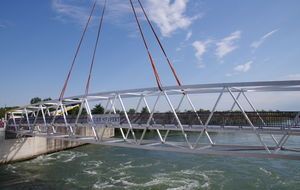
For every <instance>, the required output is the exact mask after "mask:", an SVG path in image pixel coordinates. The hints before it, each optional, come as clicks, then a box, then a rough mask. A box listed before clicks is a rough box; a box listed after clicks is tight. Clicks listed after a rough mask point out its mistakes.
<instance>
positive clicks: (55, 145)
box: [0, 127, 114, 164]
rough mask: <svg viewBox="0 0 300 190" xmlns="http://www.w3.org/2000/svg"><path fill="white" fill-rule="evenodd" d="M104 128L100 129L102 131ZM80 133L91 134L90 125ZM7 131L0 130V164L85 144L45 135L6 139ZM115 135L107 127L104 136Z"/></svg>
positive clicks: (81, 129)
mask: <svg viewBox="0 0 300 190" xmlns="http://www.w3.org/2000/svg"><path fill="white" fill-rule="evenodd" d="M101 130H102V129H98V130H97V131H98V133H100V131H101ZM77 131H79V134H80V135H91V134H92V131H91V129H90V128H89V127H82V128H80V129H78V130H77ZM4 134H5V133H4V132H0V164H5V163H10V162H16V161H22V160H27V159H31V158H34V157H37V156H39V155H42V154H48V153H52V152H57V151H61V150H64V149H68V148H74V147H77V146H80V145H83V144H82V143H79V142H71V141H65V140H60V139H59V140H57V139H47V138H44V137H27V138H16V139H5V135H4ZM112 136H114V130H113V129H106V131H105V133H104V137H112Z"/></svg>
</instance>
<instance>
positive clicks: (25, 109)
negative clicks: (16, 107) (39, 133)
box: [24, 108, 33, 133]
mask: <svg viewBox="0 0 300 190" xmlns="http://www.w3.org/2000/svg"><path fill="white" fill-rule="evenodd" d="M24 112H25V117H26V121H27V126H28V129H29V130H30V132H31V133H32V132H33V131H32V128H31V125H30V121H29V116H28V110H27V108H24Z"/></svg>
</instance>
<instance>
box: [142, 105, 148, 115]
mask: <svg viewBox="0 0 300 190" xmlns="http://www.w3.org/2000/svg"><path fill="white" fill-rule="evenodd" d="M145 113H149V111H148V109H147V107H146V106H145V107H142V110H141V114H145Z"/></svg>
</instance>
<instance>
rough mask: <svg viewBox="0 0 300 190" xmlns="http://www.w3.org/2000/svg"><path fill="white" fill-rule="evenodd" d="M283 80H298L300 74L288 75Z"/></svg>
mask: <svg viewBox="0 0 300 190" xmlns="http://www.w3.org/2000/svg"><path fill="white" fill-rule="evenodd" d="M283 78H284V79H287V80H300V73H296V74H289V75H287V76H284V77H283Z"/></svg>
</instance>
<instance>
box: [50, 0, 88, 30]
mask: <svg viewBox="0 0 300 190" xmlns="http://www.w3.org/2000/svg"><path fill="white" fill-rule="evenodd" d="M52 8H53V10H54V11H56V12H57V14H58V15H57V17H56V19H58V20H61V21H64V22H65V21H66V20H67V19H71V20H72V21H73V22H79V23H80V24H84V23H85V22H86V20H87V17H88V14H89V13H88V7H86V6H85V5H84V4H83V3H82V2H81V3H80V1H70V0H52Z"/></svg>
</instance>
